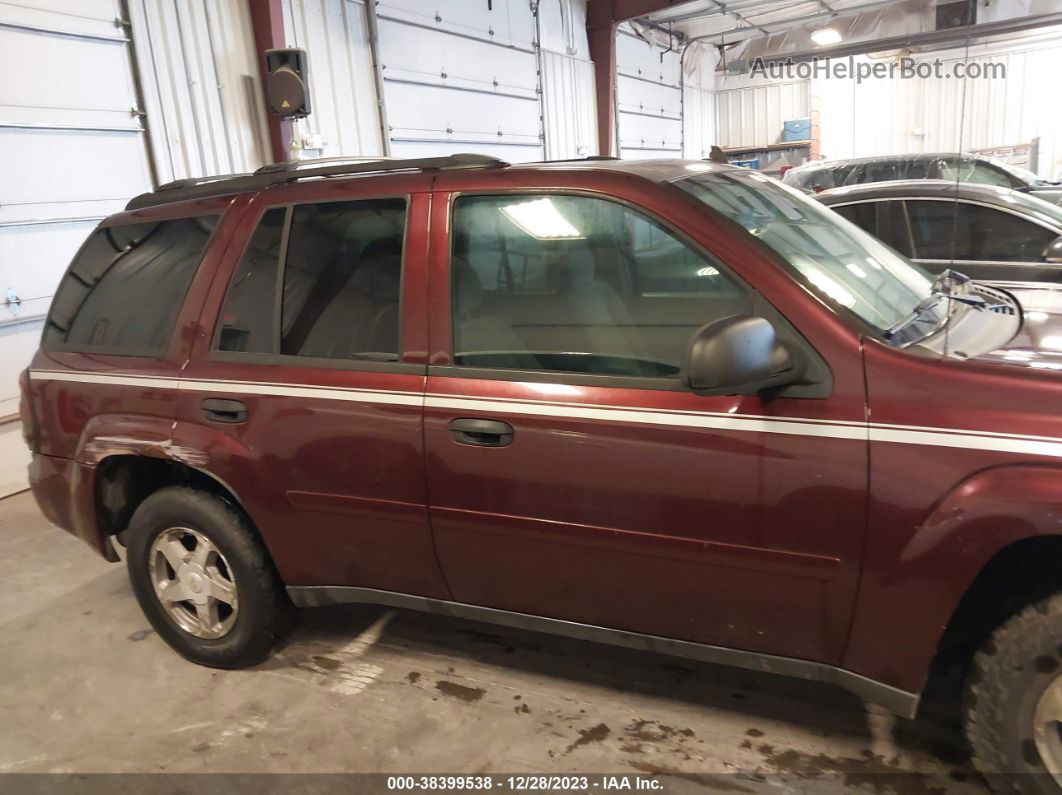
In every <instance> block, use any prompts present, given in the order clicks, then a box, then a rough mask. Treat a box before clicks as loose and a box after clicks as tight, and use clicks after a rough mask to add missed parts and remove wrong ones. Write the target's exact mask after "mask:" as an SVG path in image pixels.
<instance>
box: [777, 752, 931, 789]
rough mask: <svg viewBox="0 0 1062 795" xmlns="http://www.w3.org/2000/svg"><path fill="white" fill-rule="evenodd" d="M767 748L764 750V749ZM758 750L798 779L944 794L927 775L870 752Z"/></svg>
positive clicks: (779, 768) (780, 768)
mask: <svg viewBox="0 0 1062 795" xmlns="http://www.w3.org/2000/svg"><path fill="white" fill-rule="evenodd" d="M765 748H766V749H769V750H768V751H764V749H765ZM757 750H759V751H760V752H761V753H763V755H764V761H765V762H766V763H767V764H768V765H770V766H771V767H773V768H774V769H775V770H776V771H778V772H780V773H783V774H788V775H791V776H794V777H796V778H798V779H828V778H833V777H840V779H841V781H842V782H843V784H844V786H845V787H853V788H864V789H866V790H870V791H873V792H875V793H881V794H882V795H884V793H894V792H902V793H904V795H908V793H910V795H944V793H946V792H947V789H946V788H944V787H940V786H936V785H934V784H933V783H932V781H933V779H934V778H936V779H938V780H939V778H940V777H939V776H930V775H925V774H920V773H913V772H910V771H904V770H902V769H901V768H900V767H898V765H897V764H896V763H894V762H889V761H886V760H885V759H883V758H882V757H880V756H877V755H875V754H873V753H871V752H870V751H864V752H863V756H862V757H860V758H853V757H834V756H827V755H826V754H806V753H802V752H800V751H796V750H793V749H791V748H790V749H787V750H784V751H777V752H776V751H775V750H774V749H773V748H772V747H771V746H769V745H766V744H764V745H761V746H760V747H759V748H758V749H757Z"/></svg>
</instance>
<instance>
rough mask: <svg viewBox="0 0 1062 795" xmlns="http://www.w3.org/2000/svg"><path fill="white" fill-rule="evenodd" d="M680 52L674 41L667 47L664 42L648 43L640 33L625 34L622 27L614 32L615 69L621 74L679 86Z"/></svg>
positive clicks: (680, 80)
mask: <svg viewBox="0 0 1062 795" xmlns="http://www.w3.org/2000/svg"><path fill="white" fill-rule="evenodd" d="M679 53H680V45H679V44H678V43H677V42H676V43H675V46H673V47H671V48H670V50H669V49H668V47H667V45H661V44H658V43H655V42H654V43H652V44H650V43H649V42H647V41H645V40H644V39H642V38H641V37H640V36H636V35H633V34H631V33H628V32H627V31H626V29H625V28H621V29H620V31H619V32H618V33H617V35H616V68H617V71H618V72H619V73H620V74H623V75H634V76H636V77H641V78H642V79H644V80H652V81H654V82H657V83H664V84H666V85H671V86H678V85H680V84H681V83H682V67H681V66H680V63H681V59H680V58H679ZM661 56H662V57H661Z"/></svg>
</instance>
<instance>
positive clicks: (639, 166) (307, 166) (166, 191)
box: [126, 154, 736, 210]
mask: <svg viewBox="0 0 1062 795" xmlns="http://www.w3.org/2000/svg"><path fill="white" fill-rule="evenodd" d="M734 168H736V166H729V165H724V164H717V163H709V162H707V161H704V160H619V159H616V158H601V157H588V158H584V159H581V160H554V161H547V162H542V163H517V164H510V163H507V162H505V161H504V160H498V159H497V158H494V157H490V156H488V155H477V154H455V155H447V156H445V157H426V158H411V159H390V158H383V159H366V158H352V159H343V158H325V159H320V160H296V161H289V162H287V163H275V164H273V165H269V166H263V167H262V168H260V169H258V170H257V171H255V172H254V173H251V174H223V175H218V176H211V177H198V178H193V179H183V180H177V181H175V182H168V183H166V184H165V185H160V186H159V187H158V188H157V189H156V190H154V191H151V192H149V193H142V194H140V195H139V196H136V197H134V198H132V199H130V201H129V203H128V204H127V205H126V210H139V209H142V208H145V207H155V206H158V205H162V204H170V203H171V202H178V201H186V200H189V199H203V198H207V197H212V196H226V195H230V194H237V193H246V192H251V191H259V190H264V189H265V188H269V187H272V186H274V185H284V184H290V183H292V182H297V181H299V180H303V179H312V178H338V177H369V176H380V175H382V174H391V173H395V174H399V173H408V172H416V171H446V170H477V169H478V170H518V169H535V170H540V169H592V170H596V171H622V172H625V173H629V174H635V175H637V176H641V177H643V178H645V179H648V180H651V181H654V182H669V181H671V180H674V179H678V178H679V177H681V176H685V175H687V174H690V173H693V172H694V171H697V172H704V171H726V170H732V169H734Z"/></svg>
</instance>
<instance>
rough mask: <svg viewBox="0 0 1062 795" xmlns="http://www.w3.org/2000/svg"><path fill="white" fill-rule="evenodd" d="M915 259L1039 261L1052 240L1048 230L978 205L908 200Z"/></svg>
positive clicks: (1011, 215) (1008, 214) (1009, 214)
mask: <svg viewBox="0 0 1062 795" xmlns="http://www.w3.org/2000/svg"><path fill="white" fill-rule="evenodd" d="M907 214H908V216H909V218H910V220H911V232H912V235H913V237H914V249H915V256H916V257H918V258H919V259H935V260H951V259H957V260H971V261H974V262H977V261H989V262H990V261H994V262H1039V261H1041V260H1042V259H1043V252H1044V249H1045V248H1047V246H1048V244H1049V243H1050V242H1051V241H1052V240H1054V239H1055V237H1056V235H1055V233H1054V232H1052V231H1051V230H1050V229H1045V228H1044V227H1042V226H1040V225H1038V224H1034V223H1032V222H1031V221H1027V220H1025V219H1024V218H1021V217H1019V216H1017V215H1014V214H1013V213H1008V212H1004V211H1003V210H996V209H994V208H992V207H985V206H984V205H981V204H969V203H967V202H961V201H960V202H954V201H922V200H917V199H909V200H908V201H907Z"/></svg>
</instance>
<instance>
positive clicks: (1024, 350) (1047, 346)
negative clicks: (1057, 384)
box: [974, 287, 1062, 370]
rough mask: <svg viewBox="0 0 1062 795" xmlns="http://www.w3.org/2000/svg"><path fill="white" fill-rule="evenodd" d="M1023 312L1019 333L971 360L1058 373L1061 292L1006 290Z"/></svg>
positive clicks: (1054, 289)
mask: <svg viewBox="0 0 1062 795" xmlns="http://www.w3.org/2000/svg"><path fill="white" fill-rule="evenodd" d="M1007 289H1008V292H1010V293H1011V294H1012V295H1013V296H1014V297H1015V298H1017V299H1018V303H1020V304H1021V306H1022V310H1023V312H1024V322H1023V323H1022V327H1021V330H1020V331H1019V332H1018V333H1017V334H1016V335H1015V336H1014V338H1013V339H1012V340H1011V341H1010V342H1008V343H1007V344H1006V345H1004V346H1003V347H1002V348H999V349H997V350H994V351H991V352H990V353H984V354H981V355H980V356H977V357H974V358H976V359H977V360H978V361H991V362H996V363H999V364H1014V365H1019V366H1024V367H1036V368H1040V369H1044V370H1062V289H1058V288H1057V287H1042V288H1038V287H1030V288H1026V287H1021V288H1018V287H1015V288H1014V289H1011V288H1007Z"/></svg>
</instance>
